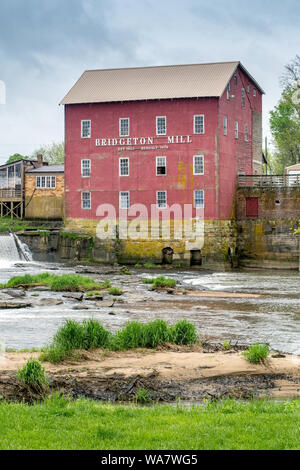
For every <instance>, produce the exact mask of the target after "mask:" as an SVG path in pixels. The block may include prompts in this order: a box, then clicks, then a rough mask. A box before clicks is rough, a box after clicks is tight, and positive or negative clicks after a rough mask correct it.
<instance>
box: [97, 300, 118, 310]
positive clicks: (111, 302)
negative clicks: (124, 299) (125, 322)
mask: <svg viewBox="0 0 300 470" xmlns="http://www.w3.org/2000/svg"><path fill="white" fill-rule="evenodd" d="M114 304H115V302H114V300H106V301H103V302H96V307H100V308H110V307H113V306H114Z"/></svg>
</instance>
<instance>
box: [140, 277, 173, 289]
mask: <svg viewBox="0 0 300 470" xmlns="http://www.w3.org/2000/svg"><path fill="white" fill-rule="evenodd" d="M143 283H144V284H152V285H153V287H154V288H160V287H176V284H177V281H176V280H175V279H170V278H166V277H164V276H159V277H155V278H153V279H144V280H143Z"/></svg>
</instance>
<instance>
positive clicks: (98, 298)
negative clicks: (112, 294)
mask: <svg viewBox="0 0 300 470" xmlns="http://www.w3.org/2000/svg"><path fill="white" fill-rule="evenodd" d="M85 300H90V301H97V302H101V300H103V295H90V296H89V297H88V296H86V298H85Z"/></svg>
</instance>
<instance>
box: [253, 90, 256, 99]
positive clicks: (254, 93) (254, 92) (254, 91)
mask: <svg viewBox="0 0 300 470" xmlns="http://www.w3.org/2000/svg"><path fill="white" fill-rule="evenodd" d="M253 96H254V98H255V97H256V88H253Z"/></svg>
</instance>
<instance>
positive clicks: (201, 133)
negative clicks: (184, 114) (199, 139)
mask: <svg viewBox="0 0 300 470" xmlns="http://www.w3.org/2000/svg"><path fill="white" fill-rule="evenodd" d="M197 118H201V119H202V124H201V123H200V125H199V127H200V128H201V126H202V132H201V129H200V132H197V131H196V120H197ZM194 134H196V135H203V134H205V115H204V114H195V116H194Z"/></svg>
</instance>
